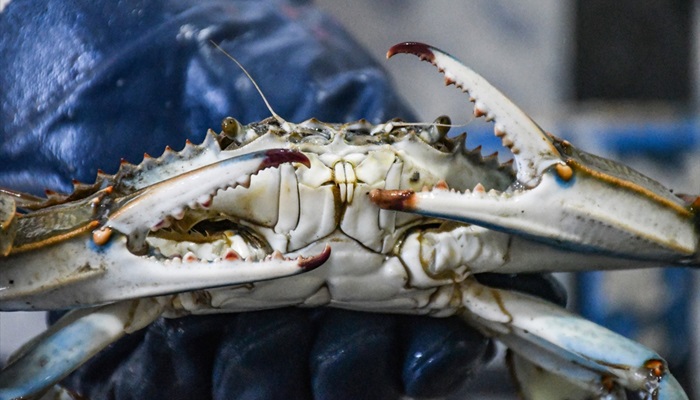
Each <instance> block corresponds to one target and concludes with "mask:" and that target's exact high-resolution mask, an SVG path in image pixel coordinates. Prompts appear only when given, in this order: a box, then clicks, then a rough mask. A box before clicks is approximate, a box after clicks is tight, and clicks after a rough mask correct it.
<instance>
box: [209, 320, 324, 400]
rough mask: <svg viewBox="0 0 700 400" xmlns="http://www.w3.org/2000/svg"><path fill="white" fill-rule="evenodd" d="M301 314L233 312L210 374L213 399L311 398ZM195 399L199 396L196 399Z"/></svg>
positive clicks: (307, 331) (308, 331)
mask: <svg viewBox="0 0 700 400" xmlns="http://www.w3.org/2000/svg"><path fill="white" fill-rule="evenodd" d="M307 313H308V311H307V310H300V309H293V308H286V309H279V310H271V311H261V312H255V313H243V314H239V316H238V320H237V323H236V324H235V325H233V326H230V327H228V328H227V329H226V331H225V333H224V338H223V340H222V341H221V345H220V347H219V349H218V351H217V355H216V359H215V361H214V371H213V398H214V399H217V400H218V399H220V400H227V399H238V400H246V399H266V400H270V399H311V398H312V397H311V389H310V387H309V370H308V367H307V366H308V356H309V352H310V349H311V341H312V340H313V332H314V330H313V324H312V322H311V321H310V320H309V318H308V317H307ZM200 398H201V397H200Z"/></svg>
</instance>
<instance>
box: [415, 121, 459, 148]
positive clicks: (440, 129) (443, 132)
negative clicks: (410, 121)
mask: <svg viewBox="0 0 700 400" xmlns="http://www.w3.org/2000/svg"><path fill="white" fill-rule="evenodd" d="M451 123H452V120H450V117H448V116H447V115H441V116H439V117H437V118H435V121H433V124H432V125H429V126H428V127H427V128H426V129H421V130H420V132H419V134H418V136H419V137H420V138H421V139H423V140H424V141H425V142H426V143H428V144H435V143H437V142H439V141H440V140H442V139H443V138H444V137H445V136H447V132H449V131H450V127H449V126H447V125H450V124H451Z"/></svg>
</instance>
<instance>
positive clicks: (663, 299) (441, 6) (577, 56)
mask: <svg viewBox="0 0 700 400" xmlns="http://www.w3.org/2000/svg"><path fill="white" fill-rule="evenodd" d="M316 3H317V4H318V6H319V7H321V8H322V9H324V10H326V11H327V12H328V13H329V14H331V15H333V16H334V17H335V18H337V19H338V21H339V22H340V23H341V24H342V25H344V26H345V27H346V28H347V29H348V30H350V31H351V32H352V33H353V34H354V35H355V37H356V38H357V40H358V41H360V42H361V43H362V44H363V45H364V46H366V47H367V48H368V49H369V50H370V52H371V53H372V54H374V55H375V56H376V57H377V58H383V57H384V54H385V53H386V50H387V49H388V48H389V47H390V46H391V45H393V44H395V43H398V42H402V41H409V40H415V41H422V42H426V43H430V44H433V45H436V46H437V47H440V48H442V49H444V50H446V51H448V52H450V53H451V54H453V55H454V56H456V57H457V58H459V59H460V60H462V61H463V62H464V63H465V64H467V65H469V66H470V67H472V68H473V69H474V70H476V71H477V72H479V73H481V74H482V75H483V76H484V77H485V78H486V79H488V80H489V81H490V82H491V83H492V84H494V86H496V87H498V88H500V89H501V90H502V91H503V92H504V93H505V94H506V95H507V96H509V97H510V98H511V99H512V100H513V102H514V103H516V104H518V105H519V106H520V107H521V108H522V109H523V110H525V111H526V112H527V113H528V114H530V115H531V116H532V117H533V118H534V119H535V120H536V121H538V122H539V124H540V125H541V126H542V127H544V128H545V129H546V130H548V131H550V132H552V133H554V134H555V135H557V136H559V137H563V138H566V139H569V140H570V141H571V142H572V143H574V144H575V145H577V147H579V148H581V149H584V150H586V151H589V152H593V153H596V154H600V155H604V156H607V157H610V158H614V159H616V160H619V161H622V162H624V163H627V164H629V165H632V166H633V167H634V168H636V169H637V170H639V171H641V172H643V173H645V174H647V175H649V176H651V177H653V178H655V179H657V180H659V181H661V182H662V183H664V184H665V185H666V186H668V187H670V188H673V189H674V190H675V191H676V192H680V193H690V194H693V193H695V194H698V193H699V192H700V184H699V181H700V174H699V172H700V157H698V155H699V154H700V151H698V150H699V149H698V146H699V144H698V143H699V142H700V136H699V135H700V132H699V127H700V126H699V125H698V122H699V120H698V115H699V114H698V110H700V94H699V93H700V90H698V89H699V86H698V82H700V79H699V78H700V62H699V61H698V59H697V58H698V57H697V54H698V51H697V50H698V46H699V43H700V42H699V41H698V40H697V37H698V32H700V23H699V22H698V18H697V15H698V13H697V12H696V10H695V8H696V2H692V1H690V0H674V1H655V0H634V1H633V0H619V1H615V2H610V1H604V0H587V1H584V0H521V1H518V2H514V1H506V0H472V1H468V2H455V1H450V0H433V1H430V2H422V1H403V0H402V1H400V0H383V1H378V0H354V1H343V2H338V1H332V0H320V1H316ZM2 4H3V1H2V0H0V9H2ZM385 65H386V68H387V70H388V71H389V72H390V73H391V74H392V75H393V77H394V78H393V79H394V83H395V85H396V86H397V87H398V88H399V90H400V91H401V92H402V93H403V95H404V98H405V99H406V100H407V101H408V102H409V104H411V105H412V106H413V108H414V109H415V110H416V112H417V115H419V116H420V118H422V120H423V121H424V122H429V121H432V120H434V119H435V118H436V117H437V116H439V115H443V114H446V115H449V116H450V117H451V118H452V121H453V123H460V124H461V123H468V125H467V126H465V127H464V128H459V129H456V133H461V132H462V131H467V132H468V134H469V139H468V140H467V144H468V147H470V148H471V147H476V146H477V145H479V144H482V145H484V149H485V152H486V153H489V152H491V151H497V150H499V151H500V150H501V149H502V147H501V145H500V140H498V139H496V138H495V137H494V136H493V134H492V127H491V126H490V125H488V124H482V123H481V122H477V121H471V119H472V117H471V115H472V114H471V113H472V108H471V104H470V103H468V100H467V97H466V96H464V95H462V94H461V93H460V92H459V91H458V90H455V88H454V87H447V88H446V87H444V86H443V85H442V77H440V76H439V75H438V74H437V72H436V71H435V70H434V68H433V67H431V66H429V65H428V64H427V63H419V62H417V61H416V60H415V59H412V58H411V59H409V58H408V57H406V58H404V57H401V56H399V57H395V58H394V59H392V60H391V61H390V62H386V63H385ZM504 156H505V158H504V159H507V158H508V155H507V154H506V155H504ZM561 278H562V279H563V280H564V281H565V282H566V283H567V285H568V286H569V287H570V289H571V296H570V305H571V307H572V308H574V309H576V310H578V311H579V312H581V313H582V314H584V315H585V316H586V317H587V318H589V319H592V320H594V321H596V322H598V323H600V324H603V325H606V326H608V327H611V328H612V329H614V330H616V331H618V332H620V333H623V334H625V335H627V336H629V337H631V338H633V339H635V340H638V341H641V342H643V343H645V344H647V345H648V346H650V347H653V348H654V349H656V350H657V351H658V352H659V353H660V354H662V355H663V356H664V357H665V358H666V359H667V360H669V362H670V364H671V368H672V371H673V372H674V375H676V377H678V379H679V380H680V381H681V382H683V383H684V386H685V387H686V388H688V389H689V390H694V391H695V393H698V386H697V385H698V381H697V377H698V373H695V374H694V373H693V372H692V371H698V370H700V360H699V357H698V356H697V351H696V349H697V348H698V343H697V340H698V338H700V329H699V327H698V321H697V318H696V317H695V316H696V315H697V312H696V311H697V310H696V308H697V305H698V304H700V296H698V294H697V293H696V292H697V291H696V290H694V289H695V287H696V286H697V285H698V274H697V273H695V272H694V271H690V270H687V269H666V270H647V271H639V270H637V271H628V272H615V273H602V272H595V273H585V274H577V275H575V276H571V275H562V277H561ZM18 327H21V329H17V328H18ZM42 328H43V316H42V315H40V314H27V313H2V315H1V316H0V360H4V359H5V358H6V357H7V356H8V355H9V352H10V351H11V349H13V348H16V347H17V346H18V345H19V344H20V343H21V342H23V341H24V340H27V339H28V338H30V337H32V336H33V335H34V334H35V332H38V331H39V330H41V329H42ZM492 376H493V379H492V380H493V382H485V383H486V385H487V388H486V389H484V390H485V391H493V390H495V389H494V388H497V387H500V385H501V382H503V381H505V379H506V373H505V372H504V371H502V369H499V367H498V366H494V373H493V375H492ZM496 397H498V398H502V397H500V396H496ZM690 397H691V398H695V397H696V396H693V394H690Z"/></svg>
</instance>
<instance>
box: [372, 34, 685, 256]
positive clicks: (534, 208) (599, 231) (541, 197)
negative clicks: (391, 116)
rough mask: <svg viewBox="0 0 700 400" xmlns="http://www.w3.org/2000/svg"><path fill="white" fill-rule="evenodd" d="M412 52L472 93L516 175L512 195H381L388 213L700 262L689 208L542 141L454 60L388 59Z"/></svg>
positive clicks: (640, 180) (424, 48)
mask: <svg viewBox="0 0 700 400" xmlns="http://www.w3.org/2000/svg"><path fill="white" fill-rule="evenodd" d="M398 53H410V54H415V55H417V56H419V57H420V58H421V59H422V60H426V61H428V62H430V63H431V64H433V65H435V66H436V67H437V68H438V69H439V70H440V71H441V72H442V73H444V75H445V77H446V78H445V79H446V82H447V83H454V84H455V85H456V86H457V87H459V88H461V89H462V90H463V91H464V92H468V93H469V95H470V98H471V101H473V102H474V114H475V115H476V116H477V117H479V116H485V117H486V118H487V120H493V121H494V124H495V128H494V132H495V134H496V136H499V137H501V138H502V139H503V145H504V146H505V147H507V148H509V149H510V150H511V152H512V154H513V157H514V159H515V165H516V167H517V175H516V181H514V182H513V183H512V185H511V186H510V187H509V188H508V189H507V190H505V191H502V192H501V191H497V190H489V188H488V187H486V188H485V187H484V185H482V184H481V183H480V184H478V185H476V186H475V187H474V189H473V190H471V191H470V190H466V191H464V192H453V191H446V190H433V191H424V192H420V193H416V192H413V191H410V190H398V191H397V190H394V191H391V190H375V191H373V192H372V193H371V194H370V196H371V198H372V200H373V201H374V202H375V203H376V204H377V205H378V206H379V207H381V208H385V209H392V210H401V211H406V212H411V213H416V214H421V215H427V216H434V217H439V218H445V219H451V220H457V221H463V222H467V223H472V224H475V225H480V226H484V227H486V228H489V229H493V230H498V231H503V232H507V233H511V234H515V235H518V236H522V237H525V238H527V239H532V240H536V241H540V242H544V243H548V244H553V245H556V246H558V247H562V248H565V249H568V250H572V251H577V252H586V253H599V254H605V255H610V256H614V257H619V258H626V259H646V260H656V261H660V262H666V263H667V262H674V263H686V264H690V263H697V262H698V260H697V256H696V252H697V250H696V249H697V244H698V234H697V232H696V217H695V212H694V211H693V209H692V208H691V206H689V205H687V204H686V203H685V202H684V201H683V200H682V199H680V198H679V197H677V196H675V195H674V194H673V193H671V192H670V191H669V190H668V189H666V188H665V187H664V186H662V185H661V184H659V183H657V182H655V181H653V180H652V179H650V178H648V177H646V176H644V175H642V174H640V173H638V172H636V171H634V170H632V169H631V168H629V167H627V166H624V165H621V164H618V163H616V162H614V161H611V160H607V159H604V158H601V157H598V156H594V155H591V154H588V153H585V152H583V151H580V150H577V149H575V148H574V147H573V146H571V144H570V143H568V142H566V141H562V140H559V139H557V138H555V137H553V136H551V135H549V134H547V133H545V132H544V131H543V130H542V129H541V128H540V127H539V126H538V125H537V124H536V123H535V122H533V121H532V119H530V118H529V117H528V116H527V115H526V114H525V113H524V112H523V111H522V110H520V109H519V108H518V107H517V106H515V105H514V104H513V103H512V102H511V101H510V100H508V98H506V97H505V96H504V95H503V94H502V93H501V92H499V91H498V90H497V89H495V88H494V87H493V86H491V85H490V84H489V83H488V82H487V81H486V80H485V79H484V78H482V77H481V76H479V75H478V74H477V73H475V72H474V71H472V70H471V69H469V68H467V67H465V66H464V65H462V64H461V63H460V62H459V61H457V60H456V59H455V58H453V57H452V56H450V55H449V54H447V53H445V52H443V51H441V50H439V49H436V48H434V47H431V46H428V45H426V44H422V43H402V44H398V45H396V46H394V47H392V48H391V49H390V50H389V52H388V53H387V57H391V56H393V55H394V54H398Z"/></svg>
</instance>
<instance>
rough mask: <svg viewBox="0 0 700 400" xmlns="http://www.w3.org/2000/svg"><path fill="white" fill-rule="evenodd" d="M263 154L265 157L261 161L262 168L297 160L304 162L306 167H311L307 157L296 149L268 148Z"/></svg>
mask: <svg viewBox="0 0 700 400" xmlns="http://www.w3.org/2000/svg"><path fill="white" fill-rule="evenodd" d="M265 155H266V156H267V157H266V158H265V161H263V168H266V167H276V166H278V165H280V164H284V163H288V162H298V163H301V164H304V165H305V166H306V168H311V161H309V158H308V157H306V156H305V155H304V153H302V152H300V151H298V150H290V149H272V150H268V151H267V152H266V153H265Z"/></svg>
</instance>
